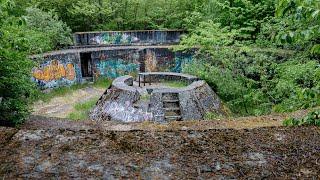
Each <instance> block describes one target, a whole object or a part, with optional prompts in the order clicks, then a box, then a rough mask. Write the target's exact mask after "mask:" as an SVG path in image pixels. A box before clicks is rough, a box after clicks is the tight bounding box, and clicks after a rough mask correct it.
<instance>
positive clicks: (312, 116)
mask: <svg viewBox="0 0 320 180" xmlns="http://www.w3.org/2000/svg"><path fill="white" fill-rule="evenodd" d="M283 125H284V126H303V125H309V126H319V127H320V110H319V109H318V110H314V111H311V112H310V113H308V115H307V116H305V117H304V118H301V119H297V118H292V117H291V118H288V119H286V120H284V121H283Z"/></svg>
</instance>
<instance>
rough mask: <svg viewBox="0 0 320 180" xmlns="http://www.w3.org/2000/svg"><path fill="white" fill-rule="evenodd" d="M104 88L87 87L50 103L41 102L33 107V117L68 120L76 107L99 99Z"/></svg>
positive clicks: (53, 99) (55, 98)
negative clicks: (78, 104) (93, 99)
mask: <svg viewBox="0 0 320 180" xmlns="http://www.w3.org/2000/svg"><path fill="white" fill-rule="evenodd" d="M104 91H105V89H104V88H96V87H87V88H84V89H79V90H75V91H74V92H72V93H70V94H67V95H65V96H60V97H54V98H52V99H51V100H50V101H49V102H43V101H39V102H37V103H35V104H34V105H33V108H32V109H33V113H32V114H33V115H40V116H46V117H57V118H67V117H68V115H69V114H70V113H71V112H73V111H74V105H75V104H77V103H81V102H85V101H88V100H90V99H92V98H99V97H100V96H101V95H102V94H103V93H104Z"/></svg>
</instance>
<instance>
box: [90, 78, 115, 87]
mask: <svg viewBox="0 0 320 180" xmlns="http://www.w3.org/2000/svg"><path fill="white" fill-rule="evenodd" d="M111 83H112V80H110V79H108V78H99V79H97V80H96V81H95V82H94V83H93V87H96V88H106V89H107V88H109V87H110V86H111Z"/></svg>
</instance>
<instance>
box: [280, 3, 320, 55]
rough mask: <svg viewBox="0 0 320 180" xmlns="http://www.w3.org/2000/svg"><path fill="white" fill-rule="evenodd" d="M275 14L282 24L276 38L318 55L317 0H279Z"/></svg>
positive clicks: (319, 7)
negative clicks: (281, 28) (281, 29)
mask: <svg viewBox="0 0 320 180" xmlns="http://www.w3.org/2000/svg"><path fill="white" fill-rule="evenodd" d="M276 15H277V17H278V18H281V21H282V24H283V25H284V26H283V31H281V32H279V33H278V35H277V39H278V40H280V41H281V42H286V43H295V44H297V45H300V46H302V47H304V48H309V49H310V52H311V53H312V54H316V55H320V45H319V39H320V1H319V0H312V1H310V0H279V1H278V4H277V9H276Z"/></svg>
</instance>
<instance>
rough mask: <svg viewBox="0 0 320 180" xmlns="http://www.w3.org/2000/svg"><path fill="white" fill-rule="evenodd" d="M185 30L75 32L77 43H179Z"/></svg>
mask: <svg viewBox="0 0 320 180" xmlns="http://www.w3.org/2000/svg"><path fill="white" fill-rule="evenodd" d="M183 33H184V31H175V30H174V31H155V30H150V31H126V32H116V31H109V32H94V33H91V32H87V33H75V35H74V37H75V38H74V40H75V43H74V44H75V45H77V46H81V45H142V44H144V45H150V44H158V45H159V44H177V43H179V42H180V36H181V34H183Z"/></svg>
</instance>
